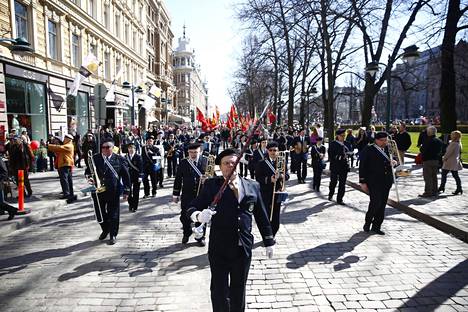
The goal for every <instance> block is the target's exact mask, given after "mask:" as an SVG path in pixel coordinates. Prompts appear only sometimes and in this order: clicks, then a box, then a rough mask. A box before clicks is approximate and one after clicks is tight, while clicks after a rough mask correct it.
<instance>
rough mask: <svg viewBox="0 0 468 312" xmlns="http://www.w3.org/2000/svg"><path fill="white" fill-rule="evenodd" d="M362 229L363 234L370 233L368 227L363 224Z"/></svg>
mask: <svg viewBox="0 0 468 312" xmlns="http://www.w3.org/2000/svg"><path fill="white" fill-rule="evenodd" d="M362 229H363V230H364V232H366V233H369V231H370V225H368V224H364V226H363V227H362Z"/></svg>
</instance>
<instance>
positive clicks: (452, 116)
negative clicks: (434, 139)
mask: <svg viewBox="0 0 468 312" xmlns="http://www.w3.org/2000/svg"><path fill="white" fill-rule="evenodd" d="M460 17H461V15H460V0H449V5H448V10H447V19H446V24H445V32H444V39H443V41H442V46H441V56H440V65H441V77H440V102H439V107H440V129H441V132H442V133H450V132H451V131H453V130H456V129H457V111H456V109H455V108H456V100H457V98H456V92H457V90H456V78H455V65H454V50H455V43H456V41H455V40H456V37H457V31H458V26H457V25H458V20H459V19H460Z"/></svg>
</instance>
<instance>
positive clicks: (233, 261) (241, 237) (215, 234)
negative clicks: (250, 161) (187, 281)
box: [187, 177, 275, 312]
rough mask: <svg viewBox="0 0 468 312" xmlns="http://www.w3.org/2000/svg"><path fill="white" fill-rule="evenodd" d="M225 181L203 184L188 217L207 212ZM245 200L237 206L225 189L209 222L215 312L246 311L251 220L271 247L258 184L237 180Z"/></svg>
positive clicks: (209, 255) (212, 297) (236, 202)
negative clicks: (197, 211)
mask: <svg viewBox="0 0 468 312" xmlns="http://www.w3.org/2000/svg"><path fill="white" fill-rule="evenodd" d="M223 180H224V178H222V177H217V178H213V179H209V180H207V181H206V182H205V186H204V187H203V189H202V192H201V194H200V196H198V197H197V198H195V199H194V200H193V201H192V203H191V204H190V208H189V209H188V211H187V215H189V216H190V215H191V214H192V213H193V212H194V211H196V210H203V209H205V208H208V205H209V204H210V202H211V200H212V199H213V198H214V196H215V195H216V192H217V191H218V190H219V188H220V187H221V184H222V183H223ZM240 183H241V184H242V188H243V192H244V196H243V198H242V200H241V202H240V203H238V199H237V198H236V196H235V195H234V192H233V191H232V190H231V189H230V188H229V187H228V188H226V190H225V191H224V193H223V196H222V198H221V200H220V202H219V203H218V205H217V207H218V209H217V213H216V214H215V215H214V216H213V218H212V220H211V231H210V243H209V247H208V259H209V261H210V270H211V287H210V289H211V303H212V307H213V311H214V312H243V311H245V285H246V282H247V276H248V273H249V268H250V262H251V258H252V246H253V241H254V239H253V235H252V234H251V231H252V217H255V221H256V223H257V226H258V228H259V230H260V233H261V235H262V237H263V243H264V245H265V246H272V245H274V243H275V242H274V239H273V234H272V232H271V226H270V222H269V221H268V216H267V214H266V211H265V207H264V205H263V200H262V196H261V194H260V188H259V185H258V183H257V182H255V181H251V180H245V179H243V178H240Z"/></svg>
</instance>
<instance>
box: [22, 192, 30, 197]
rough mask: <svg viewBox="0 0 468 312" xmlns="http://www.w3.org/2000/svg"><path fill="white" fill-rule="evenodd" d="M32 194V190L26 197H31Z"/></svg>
mask: <svg viewBox="0 0 468 312" xmlns="http://www.w3.org/2000/svg"><path fill="white" fill-rule="evenodd" d="M31 196H32V192H31V193H28V194H25V195H24V197H26V198H29V197H31Z"/></svg>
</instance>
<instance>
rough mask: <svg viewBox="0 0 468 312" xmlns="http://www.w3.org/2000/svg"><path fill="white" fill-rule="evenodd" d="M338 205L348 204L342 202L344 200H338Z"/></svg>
mask: <svg viewBox="0 0 468 312" xmlns="http://www.w3.org/2000/svg"><path fill="white" fill-rule="evenodd" d="M336 203H337V204H338V205H346V204H345V203H344V201H342V200H337V201H336Z"/></svg>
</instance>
